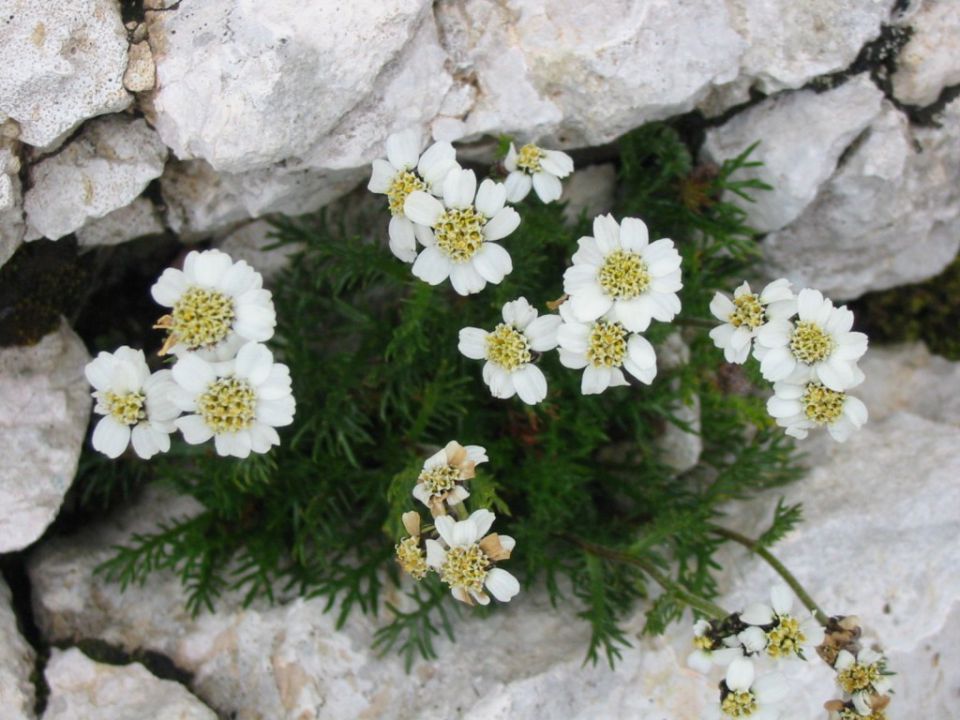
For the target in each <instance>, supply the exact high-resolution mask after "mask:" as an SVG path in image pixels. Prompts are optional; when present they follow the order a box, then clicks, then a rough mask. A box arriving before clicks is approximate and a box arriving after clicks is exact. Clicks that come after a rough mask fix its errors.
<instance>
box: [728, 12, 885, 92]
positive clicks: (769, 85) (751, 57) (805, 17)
mask: <svg viewBox="0 0 960 720" xmlns="http://www.w3.org/2000/svg"><path fill="white" fill-rule="evenodd" d="M726 5H727V6H728V7H729V8H730V15H731V22H732V25H733V27H734V28H735V29H736V31H737V32H738V33H740V35H741V36H742V38H743V40H744V41H745V45H746V48H745V51H744V53H743V57H742V59H741V66H742V73H743V74H744V75H745V76H747V77H751V78H754V79H755V81H756V84H757V86H758V87H759V88H760V89H761V90H763V91H764V92H767V93H770V92H775V91H777V90H783V89H785V88H798V87H800V86H801V85H804V84H805V83H807V81H809V80H811V79H813V78H814V77H816V76H817V75H823V74H825V73H831V72H836V71H838V70H843V69H845V68H846V67H848V66H849V65H850V63H852V62H853V61H854V59H855V58H856V57H857V55H858V54H859V52H860V49H861V48H862V47H863V46H864V45H865V44H866V43H867V42H869V41H870V40H873V39H875V38H876V37H877V36H879V34H880V26H881V25H882V24H883V23H884V22H885V21H887V20H888V19H889V17H890V11H891V9H892V8H893V5H894V1H893V0H804V1H803V2H796V0H728V2H727V3H726Z"/></svg>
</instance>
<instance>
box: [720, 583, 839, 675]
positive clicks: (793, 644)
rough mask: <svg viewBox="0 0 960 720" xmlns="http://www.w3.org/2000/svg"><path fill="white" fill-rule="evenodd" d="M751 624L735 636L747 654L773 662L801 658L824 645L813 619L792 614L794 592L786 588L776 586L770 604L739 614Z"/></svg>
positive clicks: (741, 618) (822, 635) (757, 605)
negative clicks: (761, 656) (772, 659)
mask: <svg viewBox="0 0 960 720" xmlns="http://www.w3.org/2000/svg"><path fill="white" fill-rule="evenodd" d="M740 620H741V621H743V622H744V623H746V624H747V625H750V626H751V627H749V628H747V629H746V630H744V631H743V632H741V633H739V634H738V635H737V639H738V640H740V642H741V643H742V644H743V647H744V649H745V650H746V651H747V653H749V654H755V653H761V652H765V653H766V654H767V655H769V656H770V657H772V658H774V659H786V658H800V659H804V660H805V659H806V654H807V653H809V652H811V651H813V650H814V649H815V648H816V647H817V646H818V645H820V644H821V643H822V642H823V637H824V631H823V627H822V626H821V625H820V623H818V622H817V620H816V618H814V617H812V616H811V617H806V618H802V619H801V618H798V617H796V616H795V615H793V593H792V592H791V591H790V588H788V587H787V586H786V585H775V586H774V587H773V589H771V591H770V604H769V605H767V604H765V603H754V604H753V605H750V606H749V607H747V609H746V610H744V611H743V612H742V613H741V614H740Z"/></svg>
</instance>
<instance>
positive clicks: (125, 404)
mask: <svg viewBox="0 0 960 720" xmlns="http://www.w3.org/2000/svg"><path fill="white" fill-rule="evenodd" d="M102 397H103V403H104V405H106V406H107V410H108V411H109V413H110V416H111V417H112V418H113V419H114V420H116V421H117V422H118V423H120V424H121V425H136V424H137V423H138V422H140V421H141V420H145V419H146V417H147V413H146V410H145V408H144V396H143V393H139V392H129V393H124V394H123V395H118V394H117V393H114V392H110V391H109V390H108V391H107V392H105V393H103V395H102Z"/></svg>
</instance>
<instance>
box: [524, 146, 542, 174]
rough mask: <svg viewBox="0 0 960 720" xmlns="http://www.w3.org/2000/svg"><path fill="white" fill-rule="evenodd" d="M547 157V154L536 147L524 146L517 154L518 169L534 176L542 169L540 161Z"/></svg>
mask: <svg viewBox="0 0 960 720" xmlns="http://www.w3.org/2000/svg"><path fill="white" fill-rule="evenodd" d="M546 156H547V154H546V153H545V152H544V151H543V150H541V149H540V148H538V147H537V146H536V145H533V144H527V145H524V146H523V147H522V148H520V152H518V153H517V167H518V168H519V169H520V170H523V171H524V172H525V173H527V174H528V175H534V174H536V173H538V172H540V170H541V169H542V168H541V166H540V161H541V160H543V158H545V157H546Z"/></svg>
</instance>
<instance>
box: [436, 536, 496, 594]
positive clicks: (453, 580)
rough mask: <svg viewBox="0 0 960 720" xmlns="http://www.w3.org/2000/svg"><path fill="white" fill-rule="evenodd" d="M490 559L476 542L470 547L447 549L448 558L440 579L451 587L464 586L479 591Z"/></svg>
mask: <svg viewBox="0 0 960 720" xmlns="http://www.w3.org/2000/svg"><path fill="white" fill-rule="evenodd" d="M489 567H490V560H489V559H488V558H487V556H486V555H484V554H483V550H481V549H480V546H479V545H478V544H476V543H474V544H473V545H471V546H469V547H453V548H450V549H449V550H447V558H446V560H444V562H443V565H441V566H440V579H441V580H443V581H444V582H445V583H447V584H448V585H449V586H450V587H462V588H466V589H467V590H475V591H476V592H479V591H481V590H483V581H484V580H485V579H486V577H487V568H489Z"/></svg>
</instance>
